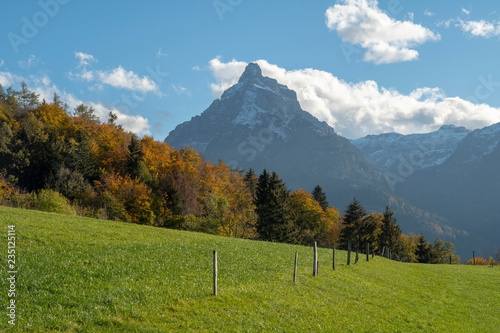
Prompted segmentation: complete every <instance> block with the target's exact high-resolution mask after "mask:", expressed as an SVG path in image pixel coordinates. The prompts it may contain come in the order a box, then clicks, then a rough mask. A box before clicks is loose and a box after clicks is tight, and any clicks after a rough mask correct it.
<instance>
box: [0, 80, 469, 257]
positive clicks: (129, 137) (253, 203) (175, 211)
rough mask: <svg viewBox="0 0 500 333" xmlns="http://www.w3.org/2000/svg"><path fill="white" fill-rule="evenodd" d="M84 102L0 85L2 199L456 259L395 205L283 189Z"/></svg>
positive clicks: (232, 233) (221, 231)
mask: <svg viewBox="0 0 500 333" xmlns="http://www.w3.org/2000/svg"><path fill="white" fill-rule="evenodd" d="M116 121H117V116H116V115H115V114H113V113H110V114H109V115H108V119H106V120H105V121H103V120H101V119H99V118H98V117H97V116H96V114H95V111H94V110H93V109H92V108H91V107H88V106H86V105H83V104H82V105H79V106H77V107H76V108H74V109H73V110H70V108H69V107H68V106H67V105H66V104H65V103H63V102H62V101H61V100H60V98H59V96H57V95H56V94H54V97H53V100H52V101H50V102H48V101H46V100H42V101H40V100H39V96H38V95H37V94H36V93H35V92H33V91H31V90H30V89H29V88H28V87H27V85H26V84H25V83H22V84H21V88H20V90H19V91H17V90H15V89H13V88H12V87H9V88H7V89H4V87H2V86H0V202H1V203H2V204H3V205H8V206H13V207H19V208H26V209H36V210H42V211H51V212H58V213H64V214H70V215H80V216H85V217H93V218H99V219H106V220H116V221H124V222H130V223H138V224H145V225H151V226H156V227H165V228H172V229H181V230H190V231H197V232H204V233H210V234H217V235H222V236H228V237H238V238H247V239H256V240H264V241H273V242H285V243H293V244H301V245H311V244H312V243H313V242H314V241H316V242H318V244H319V245H320V246H322V247H334V246H335V247H337V248H341V249H345V248H346V247H347V243H348V242H349V241H351V242H352V245H353V249H354V250H356V249H359V250H360V251H363V249H364V248H365V246H366V244H369V246H370V249H371V251H373V252H374V253H376V254H381V253H382V251H383V249H384V247H385V248H390V249H391V251H392V253H394V254H395V258H396V259H398V260H401V261H405V262H420V263H454V264H458V263H460V258H459V257H458V256H457V255H455V249H454V245H453V244H452V243H451V242H443V241H442V240H440V239H436V240H435V242H434V243H431V242H429V241H427V240H426V239H425V237H424V236H423V235H422V234H420V235H415V234H409V235H405V234H403V233H402V232H401V229H400V227H399V226H398V224H397V219H396V217H395V216H394V212H393V211H392V210H391V208H390V207H389V206H387V207H386V208H385V210H384V212H380V213H367V212H366V211H365V210H364V208H363V207H362V205H361V203H360V202H359V201H358V200H356V198H353V199H352V201H351V203H350V204H349V205H348V207H346V208H345V211H344V212H342V213H341V212H339V209H337V208H335V207H334V206H332V205H330V204H329V203H328V201H327V198H326V195H325V193H324V192H323V190H322V188H321V186H320V185H318V186H316V187H315V188H314V189H311V191H308V190H306V189H300V188H299V189H297V190H296V191H290V190H289V189H288V188H287V187H286V184H285V183H284V181H283V180H282V179H280V177H279V175H278V174H277V173H275V172H272V171H267V170H264V171H262V173H260V174H256V173H255V172H254V171H253V170H248V171H245V170H233V169H231V168H229V167H228V166H226V165H225V164H224V162H223V161H219V163H218V164H213V163H211V162H210V161H206V160H204V158H203V157H202V156H200V154H199V153H198V152H197V151H195V150H194V149H192V148H190V147H185V148H182V149H173V148H172V147H170V146H169V145H168V144H166V143H164V142H159V141H155V140H154V139H153V138H152V137H149V136H144V137H142V138H138V137H137V136H136V135H134V134H133V133H130V132H127V131H126V130H124V129H123V128H122V127H121V126H120V125H118V124H117V122H116Z"/></svg>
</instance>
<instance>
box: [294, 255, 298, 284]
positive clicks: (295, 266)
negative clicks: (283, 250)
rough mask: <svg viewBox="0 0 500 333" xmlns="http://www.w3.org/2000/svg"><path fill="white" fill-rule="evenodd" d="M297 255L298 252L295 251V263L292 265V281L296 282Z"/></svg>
mask: <svg viewBox="0 0 500 333" xmlns="http://www.w3.org/2000/svg"><path fill="white" fill-rule="evenodd" d="M298 257H299V252H298V251H295V265H294V267H293V283H297V259H298Z"/></svg>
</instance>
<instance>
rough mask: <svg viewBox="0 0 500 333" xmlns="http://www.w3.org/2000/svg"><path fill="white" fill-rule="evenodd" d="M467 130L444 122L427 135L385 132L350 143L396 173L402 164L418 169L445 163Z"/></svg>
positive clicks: (384, 168)
mask: <svg viewBox="0 0 500 333" xmlns="http://www.w3.org/2000/svg"><path fill="white" fill-rule="evenodd" d="M469 133H471V131H470V130H468V129H466V128H465V127H456V126H454V125H443V126H442V127H441V128H440V129H439V130H437V131H434V132H431V133H426V134H409V135H402V134H398V133H386V134H380V135H368V136H366V137H364V138H360V139H357V140H351V142H352V143H353V144H354V145H355V146H356V147H358V148H359V149H360V150H361V151H362V152H363V153H364V154H365V155H366V157H367V158H368V160H369V161H370V162H371V163H372V164H373V165H374V166H376V167H377V168H379V169H380V170H381V171H390V172H398V171H399V170H398V169H399V168H400V167H401V166H402V165H404V166H407V165H410V166H411V167H412V168H413V169H414V170H419V169H424V168H428V167H431V166H436V165H440V164H442V163H444V161H446V159H448V158H449V157H450V156H451V155H452V154H453V153H454V152H455V150H456V149H457V147H458V144H459V143H460V142H461V141H462V140H463V139H464V138H465V137H466V136H467V135H468V134H469Z"/></svg>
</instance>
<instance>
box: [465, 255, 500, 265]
mask: <svg viewBox="0 0 500 333" xmlns="http://www.w3.org/2000/svg"><path fill="white" fill-rule="evenodd" d="M467 265H485V266H488V265H491V266H498V265H500V263H498V262H496V261H495V260H493V258H492V257H490V258H489V259H488V260H486V259H485V258H483V257H477V258H476V263H475V264H474V259H469V261H467Z"/></svg>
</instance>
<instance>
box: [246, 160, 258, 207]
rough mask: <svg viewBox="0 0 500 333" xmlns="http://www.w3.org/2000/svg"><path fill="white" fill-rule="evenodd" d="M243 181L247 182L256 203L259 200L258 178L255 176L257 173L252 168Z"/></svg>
mask: <svg viewBox="0 0 500 333" xmlns="http://www.w3.org/2000/svg"><path fill="white" fill-rule="evenodd" d="M243 181H244V182H245V184H246V186H247V188H248V189H249V190H250V194H251V195H252V199H253V200H254V201H255V200H256V198H257V185H258V183H257V176H256V175H255V171H254V170H253V169H252V168H250V170H248V172H247V173H246V174H245V177H243Z"/></svg>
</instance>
